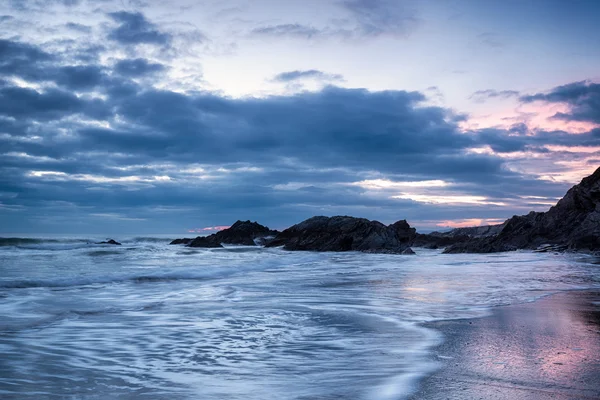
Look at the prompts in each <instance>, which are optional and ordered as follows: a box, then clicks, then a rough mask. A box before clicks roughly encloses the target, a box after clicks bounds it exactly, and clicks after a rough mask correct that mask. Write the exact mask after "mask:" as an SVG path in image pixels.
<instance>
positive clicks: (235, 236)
mask: <svg viewBox="0 0 600 400" xmlns="http://www.w3.org/2000/svg"><path fill="white" fill-rule="evenodd" d="M278 233H279V232H277V231H273V230H271V229H269V228H267V227H266V226H263V225H261V224H259V223H257V222H250V221H236V222H235V223H234V224H233V225H231V226H230V227H229V228H227V229H223V230H222V231H219V232H217V233H213V234H212V235H208V236H198V237H197V238H196V239H188V238H183V239H175V240H173V241H172V242H171V243H170V244H185V245H187V246H189V247H209V248H215V247H223V246H222V245H221V243H225V244H239V245H246V246H256V245H257V244H260V245H262V244H264V243H268V242H269V241H270V240H271V238H274V237H275V236H276V235H277V234H278Z"/></svg>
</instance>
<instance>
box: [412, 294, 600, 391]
mask: <svg viewBox="0 0 600 400" xmlns="http://www.w3.org/2000/svg"><path fill="white" fill-rule="evenodd" d="M599 300H600V292H567V293H561V294H557V295H554V296H550V297H548V298H545V299H542V300H539V301H538V302H536V303H528V304H521V305H516V306H510V307H502V308H498V309H496V310H494V313H493V315H492V316H490V317H486V318H480V319H473V320H458V321H444V322H438V323H434V324H431V327H433V328H435V329H440V330H441V331H442V332H443V333H444V335H445V336H446V338H447V340H446V341H445V343H444V344H443V345H441V346H440V347H439V348H437V349H436V350H435V352H434V354H435V356H436V357H437V358H438V360H439V361H442V362H443V364H444V366H443V367H442V369H441V370H440V371H438V373H436V374H435V375H433V376H432V377H429V378H427V379H425V380H424V381H423V382H422V385H421V390H420V392H419V393H417V394H416V395H415V396H414V399H440V398H443V399H550V398H551V399H573V398H577V399H587V398H590V399H592V398H593V399H597V398H600V302H599Z"/></svg>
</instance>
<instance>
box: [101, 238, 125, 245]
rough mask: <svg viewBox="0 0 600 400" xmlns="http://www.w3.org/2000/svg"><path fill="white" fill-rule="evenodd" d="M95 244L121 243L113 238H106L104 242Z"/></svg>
mask: <svg viewBox="0 0 600 400" xmlns="http://www.w3.org/2000/svg"><path fill="white" fill-rule="evenodd" d="M96 244H114V245H116V246H121V243H119V242H117V241H116V240H113V239H108V240H106V241H104V242H98V243H96Z"/></svg>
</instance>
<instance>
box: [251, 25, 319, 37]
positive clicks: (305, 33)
mask: <svg viewBox="0 0 600 400" xmlns="http://www.w3.org/2000/svg"><path fill="white" fill-rule="evenodd" d="M252 33H253V34H255V35H266V36H289V37H300V38H306V39H310V38H312V37H315V36H319V35H321V34H323V31H321V30H320V29H317V28H314V27H312V26H306V25H301V24H280V25H268V26H261V27H258V28H255V29H253V30H252Z"/></svg>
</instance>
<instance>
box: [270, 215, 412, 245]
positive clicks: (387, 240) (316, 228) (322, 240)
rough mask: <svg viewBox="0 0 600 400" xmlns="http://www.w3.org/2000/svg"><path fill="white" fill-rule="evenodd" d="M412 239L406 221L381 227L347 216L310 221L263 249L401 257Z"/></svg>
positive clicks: (291, 229) (297, 225)
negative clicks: (388, 254) (344, 252)
mask: <svg viewBox="0 0 600 400" xmlns="http://www.w3.org/2000/svg"><path fill="white" fill-rule="evenodd" d="M414 238H415V229H414V228H411V227H410V225H409V224H408V223H407V222H406V221H398V222H396V223H394V224H391V225H389V226H385V225H384V224H382V223H381V222H378V221H369V220H368V219H364V218H354V217H348V216H337V217H312V218H309V219H307V220H306V221H303V222H301V223H299V224H296V225H294V226H292V227H290V228H288V229H286V230H284V231H283V232H281V233H280V234H279V235H277V237H276V238H275V239H273V240H272V241H271V242H270V243H269V244H267V247H277V246H283V248H284V249H286V250H311V251H363V252H369V253H402V252H403V251H405V250H406V249H407V248H408V247H409V244H410V242H411V241H412V240H413V239H414Z"/></svg>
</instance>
